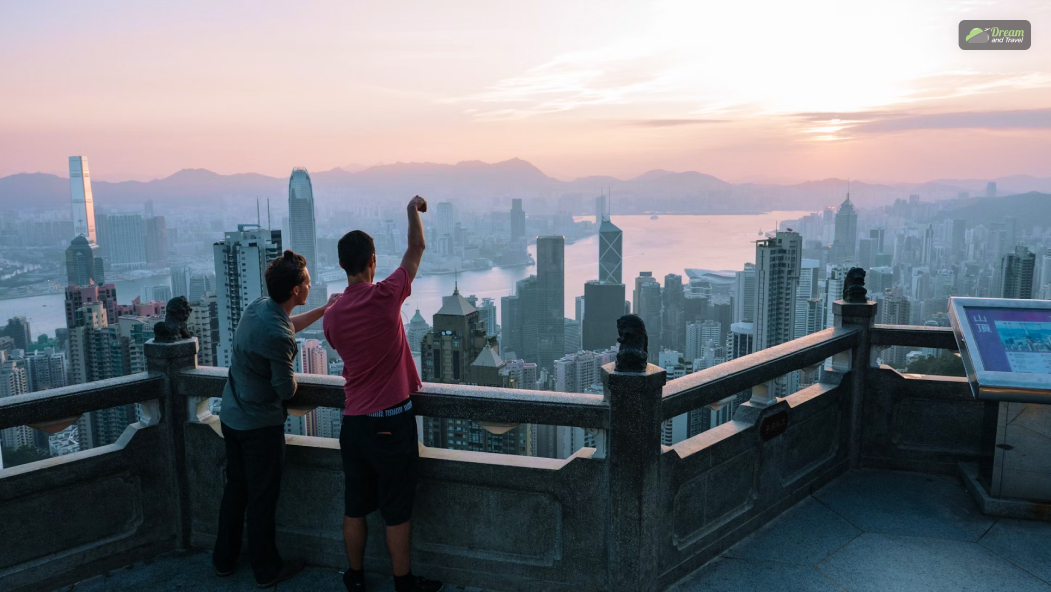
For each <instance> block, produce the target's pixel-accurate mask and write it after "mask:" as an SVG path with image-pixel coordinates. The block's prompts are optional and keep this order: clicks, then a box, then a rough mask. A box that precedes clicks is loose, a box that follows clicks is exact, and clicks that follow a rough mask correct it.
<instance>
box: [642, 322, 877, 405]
mask: <svg viewBox="0 0 1051 592" xmlns="http://www.w3.org/2000/svg"><path fill="white" fill-rule="evenodd" d="M859 336H860V330H859V329H857V328H853V327H848V328H836V329H825V330H824V331H818V332H817V333H813V334H811V335H807V336H806V337H802V338H800V339H795V340H793V341H789V342H787V343H782V344H780V345H776V346H774V347H771V348H768V349H764V350H761V351H758V352H755V353H752V354H749V355H747V356H742V357H740V358H737V359H735V360H730V361H728V362H725V363H722V364H719V365H717V366H713V367H711V368H707V369H705V370H701V371H699V372H694V373H693V374H687V375H686V376H683V377H681V378H677V379H675V380H672V381H671V382H669V383H668V384H667V385H665V386H664V400H663V403H662V407H663V415H664V419H670V418H672V417H675V416H677V415H679V414H682V413H686V412H688V411H691V410H693V409H697V408H698V407H701V406H703V405H710V404H712V403H715V402H717V401H719V400H722V399H725V398H726V397H729V396H731V395H733V394H735V393H739V392H741V391H743V390H745V389H748V388H751V387H753V386H755V385H757V384H760V383H763V382H766V381H768V380H773V379H774V378H777V377H778V376H782V375H784V374H787V373H789V372H793V371H795V370H800V369H802V368H806V367H808V366H813V365H815V364H820V363H821V362H822V361H824V360H825V359H827V358H830V357H832V356H833V355H835V354H838V353H840V352H844V351H846V350H849V349H851V348H853V347H855V346H856V345H857V343H858V338H859Z"/></svg>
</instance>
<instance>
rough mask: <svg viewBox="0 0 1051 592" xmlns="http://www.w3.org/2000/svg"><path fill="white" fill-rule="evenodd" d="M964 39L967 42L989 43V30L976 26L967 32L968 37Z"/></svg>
mask: <svg viewBox="0 0 1051 592" xmlns="http://www.w3.org/2000/svg"><path fill="white" fill-rule="evenodd" d="M964 41H966V42H967V43H989V32H988V31H983V30H982V29H980V28H978V27H975V28H973V29H971V32H970V33H968V34H967V38H966V39H964Z"/></svg>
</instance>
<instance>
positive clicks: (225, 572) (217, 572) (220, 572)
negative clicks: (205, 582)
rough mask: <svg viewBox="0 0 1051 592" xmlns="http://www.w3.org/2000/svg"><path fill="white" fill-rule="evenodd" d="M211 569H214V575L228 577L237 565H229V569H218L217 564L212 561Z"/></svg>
mask: <svg viewBox="0 0 1051 592" xmlns="http://www.w3.org/2000/svg"><path fill="white" fill-rule="evenodd" d="M212 569H214V570H215V575H216V576H218V577H220V578H226V577H229V576H231V575H233V573H234V571H235V570H236V569H237V566H236V565H235V566H234V567H231V568H230V569H219V566H217V565H216V564H214V563H213V564H212Z"/></svg>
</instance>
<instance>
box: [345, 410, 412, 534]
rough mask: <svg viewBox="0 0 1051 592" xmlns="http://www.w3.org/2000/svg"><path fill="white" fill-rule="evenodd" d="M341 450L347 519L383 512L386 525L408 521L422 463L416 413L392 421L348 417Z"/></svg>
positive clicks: (390, 419) (365, 417)
mask: <svg viewBox="0 0 1051 592" xmlns="http://www.w3.org/2000/svg"><path fill="white" fill-rule="evenodd" d="M396 407H400V405H397V406H396ZM339 449H340V453H341V454H342V456H343V476H344V514H345V515H346V516H348V517H350V518H363V517H365V516H366V515H367V514H369V513H371V512H373V511H375V510H376V509H377V508H379V511H380V514H381V515H382V516H383V521H384V522H385V523H386V524H387V526H397V525H398V524H402V523H404V522H408V521H409V518H411V517H412V504H413V502H414V501H415V499H416V477H417V465H418V464H419V460H420V448H419V445H418V439H417V431H416V414H415V413H413V412H412V410H409V411H404V412H402V413H401V414H399V415H394V416H392V417H369V416H367V415H344V416H343V427H342V428H341V429H340V431H339Z"/></svg>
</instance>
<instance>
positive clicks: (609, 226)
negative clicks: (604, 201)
mask: <svg viewBox="0 0 1051 592" xmlns="http://www.w3.org/2000/svg"><path fill="white" fill-rule="evenodd" d="M623 243H624V233H623V232H621V230H620V229H619V228H617V227H616V226H614V224H613V223H612V222H610V220H609V217H606V219H604V220H603V221H602V224H601V225H600V226H599V231H598V281H600V282H606V283H608V284H622V283H624V281H623V279H622V270H623V264H624V256H623V255H622V248H623Z"/></svg>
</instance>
